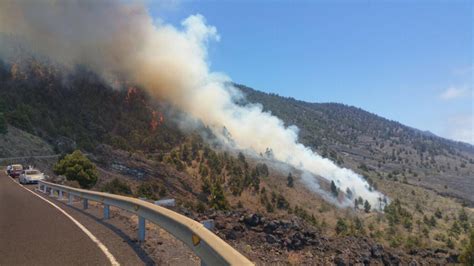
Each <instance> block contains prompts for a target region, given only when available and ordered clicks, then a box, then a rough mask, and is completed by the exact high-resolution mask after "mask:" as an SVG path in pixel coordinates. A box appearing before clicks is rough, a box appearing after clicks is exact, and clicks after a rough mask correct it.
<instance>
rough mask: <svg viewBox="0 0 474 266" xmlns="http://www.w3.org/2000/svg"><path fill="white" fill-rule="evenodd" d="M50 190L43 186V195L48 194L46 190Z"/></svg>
mask: <svg viewBox="0 0 474 266" xmlns="http://www.w3.org/2000/svg"><path fill="white" fill-rule="evenodd" d="M47 189H48V187H47V186H46V185H43V193H44V194H46V190H47Z"/></svg>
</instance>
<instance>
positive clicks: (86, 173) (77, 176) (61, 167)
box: [53, 150, 98, 188]
mask: <svg viewBox="0 0 474 266" xmlns="http://www.w3.org/2000/svg"><path fill="white" fill-rule="evenodd" d="M53 170H54V173H55V174H57V175H64V176H66V178H67V180H71V181H77V182H78V183H79V185H80V186H81V187H82V188H91V187H93V186H94V185H95V183H96V182H97V179H98V175H97V170H96V167H95V165H94V164H93V163H92V162H91V161H90V160H89V159H87V157H86V156H84V155H83V154H82V153H81V152H80V151H79V150H76V151H74V152H73V153H72V154H68V155H66V156H65V157H64V159H62V160H60V161H59V162H58V163H56V165H54V169H53Z"/></svg>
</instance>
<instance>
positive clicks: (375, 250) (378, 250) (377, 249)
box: [370, 244, 384, 259]
mask: <svg viewBox="0 0 474 266" xmlns="http://www.w3.org/2000/svg"><path fill="white" fill-rule="evenodd" d="M383 252H384V250H383V246H382V245H380V244H376V245H374V246H372V247H371V248H370V253H371V255H372V258H376V259H378V258H380V257H382V254H383Z"/></svg>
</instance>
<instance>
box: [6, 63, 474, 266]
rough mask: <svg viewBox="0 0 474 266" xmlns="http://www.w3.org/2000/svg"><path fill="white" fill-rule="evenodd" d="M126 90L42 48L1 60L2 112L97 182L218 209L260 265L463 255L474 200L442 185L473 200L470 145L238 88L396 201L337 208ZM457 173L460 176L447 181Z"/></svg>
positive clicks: (211, 213) (206, 214)
mask: <svg viewBox="0 0 474 266" xmlns="http://www.w3.org/2000/svg"><path fill="white" fill-rule="evenodd" d="M124 87H125V89H113V88H111V87H110V86H109V85H107V83H105V82H103V81H102V80H101V79H100V78H99V77H98V76H97V75H95V74H94V73H91V72H89V71H87V70H86V69H83V68H80V67H78V68H76V69H73V70H72V71H65V70H61V67H59V66H55V65H48V64H44V63H40V62H38V61H36V60H34V58H33V59H30V60H28V61H27V62H23V63H8V64H3V65H2V64H0V115H3V116H4V117H5V119H6V121H7V123H8V124H10V125H13V126H15V127H17V128H20V129H21V130H23V131H27V132H29V133H30V134H33V135H36V136H39V137H41V138H42V139H44V140H47V141H48V142H49V143H50V145H52V146H54V149H55V150H57V151H58V152H67V151H68V150H70V149H72V147H74V146H76V147H77V148H79V149H82V150H86V151H87V152H88V153H89V157H90V158H91V159H92V160H93V161H94V162H95V163H96V164H97V165H98V169H99V170H100V178H99V181H98V183H97V184H96V186H95V187H94V189H97V190H103V191H108V192H112V193H119V194H126V195H131V196H135V197H147V198H150V199H158V198H161V197H165V196H166V197H173V198H175V199H176V201H177V203H178V208H177V209H176V210H177V211H179V212H181V213H184V214H185V215H188V216H190V217H192V218H194V219H197V220H204V219H209V218H211V219H215V220H216V222H217V224H216V229H215V230H216V233H217V234H218V235H219V236H221V237H222V238H223V239H225V240H226V241H228V242H229V243H231V244H232V245H233V246H234V247H236V248H237V249H239V250H240V251H241V252H243V253H244V254H246V255H247V256H249V257H251V258H252V259H254V260H255V261H257V262H262V263H265V262H267V263H268V262H271V261H286V262H293V263H294V264H298V263H300V264H304V263H307V264H310V263H312V262H313V263H314V262H315V261H316V263H317V262H320V264H328V263H332V262H334V263H336V262H337V261H345V262H347V263H361V262H362V261H365V260H368V261H369V262H371V263H373V264H383V263H385V262H387V261H399V262H401V263H404V264H408V263H409V262H410V261H412V260H416V261H423V262H427V263H431V264H436V263H438V264H443V263H446V262H447V261H456V258H457V252H456V250H458V249H459V248H460V247H461V246H462V245H463V243H464V242H463V241H465V238H466V233H467V232H468V230H469V228H470V227H471V224H472V222H471V218H470V216H472V215H473V210H472V209H469V208H462V206H461V204H460V203H459V202H456V201H455V200H453V199H452V198H451V197H447V196H440V195H439V194H443V195H454V196H456V197H464V199H465V200H466V201H467V200H468V199H469V196H470V195H469V194H466V191H467V189H469V186H471V185H472V176H473V175H472V167H473V166H472V163H471V159H472V147H470V146H468V145H465V144H460V143H454V142H451V141H447V140H443V139H440V138H437V137H432V136H426V135H423V134H419V132H418V131H416V130H414V129H411V128H408V127H405V126H403V125H400V124H399V123H396V122H392V121H388V120H385V119H383V118H380V117H377V116H375V115H372V114H369V113H367V112H365V111H363V110H360V109H357V108H353V107H348V106H344V105H339V104H314V103H305V102H302V101H296V100H294V99H289V98H283V97H280V96H277V95H269V94H265V93H262V92H258V91H255V90H252V89H249V88H246V87H243V86H239V87H240V88H241V90H242V91H243V92H244V93H245V94H246V95H247V100H248V101H249V102H259V103H261V104H262V105H263V106H264V108H265V110H268V111H271V112H272V113H274V114H275V115H277V116H279V117H280V118H282V119H283V120H284V121H285V123H286V124H287V125H292V124H296V125H297V126H298V127H299V128H300V129H301V131H300V135H299V137H300V140H301V141H302V142H303V143H304V144H306V145H308V146H310V147H312V148H313V149H315V150H316V151H318V152H319V153H320V154H322V155H324V156H325V157H329V158H331V159H333V160H334V161H336V162H338V163H339V164H341V165H343V166H345V167H348V168H351V169H354V170H356V171H357V172H359V173H361V174H363V175H364V176H365V177H367V179H368V180H369V182H371V183H372V185H373V186H374V187H378V189H379V190H380V191H382V192H384V193H385V194H386V195H388V196H389V197H390V198H391V199H392V202H393V204H391V205H390V208H387V209H386V212H385V214H382V213H378V212H374V211H371V210H370V208H368V209H367V210H364V208H363V207H361V206H359V207H358V208H347V209H339V208H337V207H335V206H333V205H331V204H329V203H328V202H327V201H325V200H324V199H323V198H322V197H320V196H319V195H318V194H316V193H314V192H312V191H310V190H309V189H308V188H307V187H305V185H304V183H303V182H300V181H301V178H302V176H301V173H300V172H299V171H297V170H296V169H291V168H284V169H282V168H281V167H279V166H281V165H275V164H274V162H272V161H271V160H270V159H268V158H264V157H261V158H253V157H252V158H250V156H249V158H246V157H245V156H244V155H243V154H240V153H238V151H224V150H222V149H220V147H219V145H216V144H215V143H209V142H206V141H204V140H203V138H202V135H201V134H199V133H202V132H196V131H191V132H190V131H187V130H182V129H181V127H179V125H178V123H179V112H177V111H176V110H173V108H172V107H170V106H169V105H167V104H166V103H163V102H160V101H156V100H154V99H152V98H151V97H149V95H147V94H146V93H144V92H143V91H142V90H140V88H138V87H134V86H132V85H128V86H124ZM177 113H178V114H177ZM177 122H178V123H177ZM11 130H12V131H11V132H9V133H8V134H11V133H14V132H15V131H14V129H11ZM204 130H206V129H205V128H204ZM19 132H20V131H19ZM207 133H210V132H207ZM208 135H209V134H208ZM0 138H2V135H0ZM64 143H66V144H70V145H63V144H64ZM68 146H69V147H68ZM421 158H422V159H421ZM53 163H54V162H53ZM461 164H463V165H461ZM50 165H51V163H50V162H48V164H45V165H44V166H45V167H49V168H51V167H50ZM45 170H46V169H45ZM289 172H291V174H292V180H293V181H294V182H293V181H292V182H289V180H290V178H289V176H290V175H289ZM58 180H59V179H58ZM448 181H452V182H455V183H460V182H465V184H464V185H463V186H461V187H456V185H455V184H450V183H448V186H447V187H444V185H443V184H446V183H447V182H448ZM443 182H444V183H443ZM290 183H291V184H290ZM420 185H421V186H420ZM422 186H424V187H429V188H433V189H436V190H437V191H438V192H437V193H435V192H434V191H432V190H430V189H425V188H423V187H422ZM321 187H323V186H321ZM463 193H464V194H463ZM341 194H342V193H341ZM339 196H341V197H343V196H344V195H339ZM334 198H336V197H334ZM259 217H260V218H262V217H263V218H265V219H260V218H259ZM380 244H383V245H385V249H384V248H381V246H380ZM340 246H345V247H350V248H346V249H344V250H341V249H340V248H339V247H340ZM374 250H375V251H374ZM436 250H438V251H439V250H441V251H440V252H441V253H440V252H437V251H436ZM372 252H374V254H375V255H374V254H372ZM315 258H317V259H318V260H315Z"/></svg>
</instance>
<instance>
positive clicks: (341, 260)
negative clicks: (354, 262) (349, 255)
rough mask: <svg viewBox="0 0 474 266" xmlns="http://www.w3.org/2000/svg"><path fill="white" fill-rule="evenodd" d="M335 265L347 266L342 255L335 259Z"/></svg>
mask: <svg viewBox="0 0 474 266" xmlns="http://www.w3.org/2000/svg"><path fill="white" fill-rule="evenodd" d="M334 264H336V265H337V266H346V262H345V260H344V257H342V256H341V255H337V256H336V257H334Z"/></svg>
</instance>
